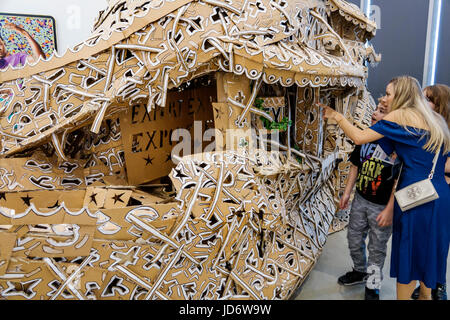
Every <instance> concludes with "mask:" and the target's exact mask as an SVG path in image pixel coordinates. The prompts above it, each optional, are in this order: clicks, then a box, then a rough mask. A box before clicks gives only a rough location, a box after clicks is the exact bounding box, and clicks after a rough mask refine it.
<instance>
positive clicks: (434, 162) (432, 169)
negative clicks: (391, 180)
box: [394, 145, 442, 190]
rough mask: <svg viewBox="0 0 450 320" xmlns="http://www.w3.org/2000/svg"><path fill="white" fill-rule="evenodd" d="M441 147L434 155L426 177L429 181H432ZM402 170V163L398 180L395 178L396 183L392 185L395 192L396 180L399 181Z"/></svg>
mask: <svg viewBox="0 0 450 320" xmlns="http://www.w3.org/2000/svg"><path fill="white" fill-rule="evenodd" d="M441 147H442V145H441V146H440V147H439V149H438V151H437V152H436V154H435V155H434V158H433V167H432V168H431V171H430V174H429V175H428V179H430V180H431V179H433V176H434V169H436V163H437V159H438V157H439V153H440V152H441ZM402 170H403V163H402V165H401V167H400V172H399V173H398V178H397V181H396V182H395V185H394V190H397V185H398V180H399V179H400V176H401V174H402Z"/></svg>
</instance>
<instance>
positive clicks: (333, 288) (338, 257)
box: [293, 229, 450, 300]
mask: <svg viewBox="0 0 450 320" xmlns="http://www.w3.org/2000/svg"><path fill="white" fill-rule="evenodd" d="M346 237H347V229H344V230H342V231H339V232H336V233H334V234H332V235H330V236H329V237H328V240H327V242H326V244H325V247H324V249H323V252H322V254H321V255H320V257H319V260H318V261H317V263H316V265H315V266H314V268H313V270H312V271H311V273H310V274H309V276H308V278H307V279H306V280H305V282H304V283H303V285H302V286H301V287H300V288H299V289H298V290H297V292H296V293H295V294H294V297H293V299H295V300H363V299H364V284H359V285H355V286H350V287H344V286H340V285H339V284H338V283H337V278H338V277H339V276H341V275H343V274H345V273H346V272H347V271H350V270H351V269H352V262H351V259H350V255H349V251H348V247H347V238H346ZM390 249H391V240H389V243H388V252H387V257H386V262H385V265H384V269H383V274H384V280H383V282H382V284H381V289H380V299H381V300H395V297H396V294H395V290H396V289H395V286H396V281H395V279H394V278H391V277H389V269H390V255H391V251H390ZM447 283H450V256H449V260H448V263H447Z"/></svg>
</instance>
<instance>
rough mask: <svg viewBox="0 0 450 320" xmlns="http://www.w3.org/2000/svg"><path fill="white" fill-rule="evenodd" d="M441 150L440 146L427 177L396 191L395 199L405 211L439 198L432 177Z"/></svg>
mask: <svg viewBox="0 0 450 320" xmlns="http://www.w3.org/2000/svg"><path fill="white" fill-rule="evenodd" d="M440 152H441V148H440V147H439V150H438V152H436V155H435V156H434V159H433V168H432V169H431V172H430V175H429V176H428V178H427V179H424V180H422V181H419V182H416V183H413V184H410V185H409V186H406V187H404V188H402V189H400V190H398V191H396V192H395V193H394V196H395V199H396V200H397V203H398V205H399V207H400V209H401V210H402V211H403V212H404V211H406V210H409V209H412V208H415V207H417V206H420V205H421V204H424V203H427V202H430V201H433V200H436V199H438V198H439V195H438V194H437V192H436V189H434V186H433V183H432V182H431V179H433V175H434V169H435V168H436V162H437V159H438V157H439V153H440ZM402 167H403V165H402Z"/></svg>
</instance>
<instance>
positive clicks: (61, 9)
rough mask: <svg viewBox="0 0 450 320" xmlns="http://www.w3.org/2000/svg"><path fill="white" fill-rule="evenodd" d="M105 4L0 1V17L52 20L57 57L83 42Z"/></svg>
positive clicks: (62, 0) (103, 0)
mask: <svg viewBox="0 0 450 320" xmlns="http://www.w3.org/2000/svg"><path fill="white" fill-rule="evenodd" d="M106 7H107V0H0V12H1V13H20V14H37V15H44V16H52V17H53V18H55V24H56V40H57V46H58V53H59V54H63V53H64V52H65V51H66V49H67V48H68V47H73V46H75V45H76V44H78V43H80V42H82V41H83V40H84V39H86V38H87V37H88V36H89V35H90V34H91V32H92V26H93V25H94V20H95V18H96V17H97V15H98V12H99V11H100V10H103V9H105V8H106Z"/></svg>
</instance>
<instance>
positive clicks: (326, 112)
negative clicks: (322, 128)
mask: <svg viewBox="0 0 450 320" xmlns="http://www.w3.org/2000/svg"><path fill="white" fill-rule="evenodd" d="M317 104H318V105H319V107H321V108H322V109H323V110H322V114H323V116H324V118H325V119H332V120H335V121H337V119H336V118H337V117H338V115H339V112H337V111H335V110H334V109H333V108H330V107H329V106H326V105H324V104H323V103H320V102H318V103H317Z"/></svg>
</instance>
